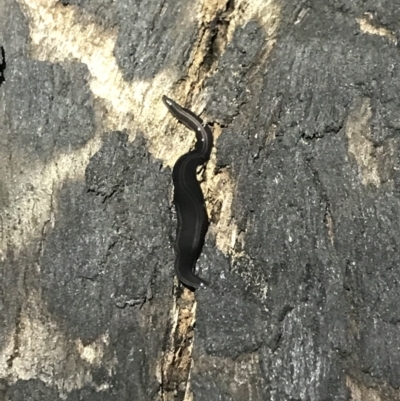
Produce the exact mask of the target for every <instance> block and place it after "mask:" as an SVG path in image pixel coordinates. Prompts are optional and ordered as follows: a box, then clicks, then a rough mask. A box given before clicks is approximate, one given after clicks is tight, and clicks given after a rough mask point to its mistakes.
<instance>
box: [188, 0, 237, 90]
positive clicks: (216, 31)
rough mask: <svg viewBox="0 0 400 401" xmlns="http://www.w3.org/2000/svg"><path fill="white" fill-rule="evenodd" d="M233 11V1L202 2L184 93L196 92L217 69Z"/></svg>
mask: <svg viewBox="0 0 400 401" xmlns="http://www.w3.org/2000/svg"><path fill="white" fill-rule="evenodd" d="M233 11H234V1H233V0H227V1H226V2H225V3H224V4H222V5H220V4H218V1H211V2H208V1H206V2H204V4H203V9H202V11H201V14H202V15H203V22H202V24H201V26H200V28H199V39H198V41H197V43H196V44H195V50H194V55H193V60H192V63H191V64H190V66H189V68H188V73H187V76H188V78H187V83H188V85H189V88H186V90H183V92H184V93H189V94H191V93H196V92H198V91H199V89H200V88H201V86H202V85H203V82H204V81H205V79H206V78H207V76H208V75H210V74H211V73H212V72H213V71H214V70H215V69H216V68H217V66H218V62H219V60H220V57H221V54H222V53H223V51H224V49H225V46H226V44H227V33H228V27H229V22H230V18H229V17H230V14H231V13H232V12H233Z"/></svg>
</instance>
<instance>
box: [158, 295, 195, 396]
mask: <svg viewBox="0 0 400 401" xmlns="http://www.w3.org/2000/svg"><path fill="white" fill-rule="evenodd" d="M174 299H175V303H174V306H173V309H172V312H171V331H170V333H169V334H170V335H169V339H168V343H167V347H166V350H165V354H164V358H163V366H162V372H161V376H162V381H161V399H162V400H163V401H186V400H189V399H191V394H190V385H189V375H190V369H191V365H192V348H193V334H194V330H193V325H194V319H195V309H196V302H195V299H194V293H193V292H191V291H189V290H187V289H186V288H185V289H183V290H182V289H181V288H176V290H175V293H174Z"/></svg>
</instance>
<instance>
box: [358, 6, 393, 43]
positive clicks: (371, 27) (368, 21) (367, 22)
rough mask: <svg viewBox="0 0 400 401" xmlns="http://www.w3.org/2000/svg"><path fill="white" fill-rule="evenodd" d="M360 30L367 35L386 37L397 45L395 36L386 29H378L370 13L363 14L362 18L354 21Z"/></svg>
mask: <svg viewBox="0 0 400 401" xmlns="http://www.w3.org/2000/svg"><path fill="white" fill-rule="evenodd" d="M356 20H357V22H358V24H359V26H360V30H361V31H362V32H364V33H368V34H369V35H378V36H385V37H387V38H388V39H389V40H390V41H391V42H392V43H394V44H395V45H397V37H396V35H395V34H394V33H393V32H392V31H390V30H389V29H387V28H384V27H379V26H377V25H375V24H374V20H373V15H372V14H371V13H365V14H364V16H363V17H361V18H357V19H356Z"/></svg>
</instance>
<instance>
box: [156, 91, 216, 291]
mask: <svg viewBox="0 0 400 401" xmlns="http://www.w3.org/2000/svg"><path fill="white" fill-rule="evenodd" d="M163 102H164V104H165V105H166V106H167V107H168V109H169V111H170V112H171V113H172V115H173V116H174V117H175V118H177V119H178V120H179V121H180V122H181V123H183V124H185V125H186V127H188V128H190V129H191V130H193V131H194V132H195V133H196V139H197V141H196V145H195V147H194V149H193V150H191V151H190V152H188V153H186V154H184V155H183V156H181V157H180V158H179V159H178V161H177V162H176V164H175V166H174V169H173V173H172V177H173V182H174V204H175V207H176V211H177V215H178V228H177V232H176V242H175V252H176V260H175V271H176V274H177V276H178V278H179V280H180V281H181V282H182V283H183V284H185V285H186V286H188V287H191V288H198V287H200V286H203V285H206V284H207V283H206V281H205V280H203V279H201V278H200V277H198V276H197V275H196V274H195V273H194V270H195V267H196V261H197V259H198V257H199V255H200V253H201V249H202V247H203V244H204V237H205V235H206V232H207V229H208V216H207V211H206V207H205V203H204V196H203V193H202V191H201V188H200V184H199V182H198V181H197V177H196V172H197V168H198V167H199V166H201V165H203V164H204V163H206V162H207V161H208V159H209V158H210V154H211V149H212V147H213V137H212V132H211V129H210V127H209V126H207V125H203V121H202V120H201V119H200V118H199V117H198V116H196V115H195V114H194V113H192V112H191V111H190V110H187V109H185V108H183V107H181V106H179V105H178V104H177V103H176V102H174V101H173V100H171V99H169V98H168V97H166V96H163Z"/></svg>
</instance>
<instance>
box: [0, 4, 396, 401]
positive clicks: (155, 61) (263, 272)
mask: <svg viewBox="0 0 400 401" xmlns="http://www.w3.org/2000/svg"><path fill="white" fill-rule="evenodd" d="M292 3H293V2H291V1H283V2H281V4H280V8H281V11H280V25H279V29H278V31H277V32H276V33H275V34H274V37H273V38H272V37H269V36H268V33H267V31H266V30H265V27H264V26H262V23H261V20H260V19H257V18H256V17H254V18H252V19H251V20H248V21H244V22H243V23H242V24H238V26H237V27H236V28H235V31H234V34H233V36H232V38H231V39H229V40H228V36H227V31H228V26H229V23H230V21H232V20H234V17H235V16H236V15H240V13H241V12H243V9H244V8H245V7H244V6H243V4H246V3H244V2H238V3H235V2H227V4H226V5H225V6H224V7H223V8H221V9H220V11H219V12H218V13H216V14H215V15H214V18H211V20H210V21H209V22H205V23H204V24H203V25H201V24H193V23H191V22H190V20H189V19H187V18H185V15H189V14H190V13H191V12H192V9H193V8H194V3H193V2H191V1H185V0H178V1H170V2H164V3H161V2H157V1H133V0H131V1H130V0H121V1H119V2H107V1H102V0H98V1H85V0H76V1H75V0H74V1H63V2H62V3H60V5H59V6H60V7H65V8H68V7H74V9H75V10H77V11H78V12H79V13H81V14H82V15H85V16H89V17H90V18H92V19H93V21H95V23H96V24H98V25H99V26H101V27H103V28H104V29H108V28H111V27H112V28H116V29H117V30H118V34H117V40H116V43H115V48H114V56H115V60H116V62H117V65H118V68H119V69H120V70H121V71H122V74H123V77H124V79H125V80H126V81H127V82H132V81H133V80H135V79H137V80H139V79H140V80H144V81H150V82H151V80H153V79H154V77H155V76H156V75H157V74H160V73H162V72H163V70H164V69H166V68H167V67H168V68H171V66H172V67H173V70H174V71H175V73H176V84H178V83H179V82H181V81H184V80H185V79H188V77H187V75H186V74H187V71H188V70H189V68H190V66H191V63H192V60H191V57H192V56H191V52H192V48H193V46H194V45H195V43H196V40H197V36H198V32H199V30H200V29H203V32H204V35H206V36H207V38H208V39H207V40H206V41H205V43H206V49H205V54H206V55H205V56H204V59H203V62H202V63H201V66H200V67H199V76H198V79H199V82H198V83H200V84H201V86H200V92H201V96H203V99H205V100H204V102H205V105H206V107H205V113H204V117H205V119H206V120H207V121H209V122H210V123H211V124H213V125H214V127H216V126H219V127H221V128H222V134H221V136H220V137H219V138H218V140H217V142H216V149H217V162H216V163H217V168H216V170H215V171H214V174H215V175H217V174H219V173H221V172H222V171H228V172H229V174H230V175H231V177H232V180H233V182H234V188H235V191H234V196H233V204H232V211H231V215H232V218H233V219H234V220H235V221H236V222H237V227H238V231H239V232H240V233H242V234H241V238H243V241H242V242H240V243H239V242H238V243H237V244H236V245H235V248H234V249H232V252H231V253H230V255H226V254H224V253H223V252H221V251H220V250H219V249H217V246H216V241H215V238H214V237H213V235H212V234H210V235H209V236H208V237H207V240H206V244H205V247H204V250H203V254H202V256H201V258H200V261H199V265H200V266H201V268H202V270H203V276H204V278H206V279H208V280H210V282H211V283H212V284H213V285H212V287H211V288H207V289H205V290H199V291H197V292H196V294H195V296H196V300H197V311H196V323H195V327H194V329H193V330H192V328H191V327H190V333H189V335H188V336H186V337H185V338H184V339H183V340H182V338H178V339H177V338H176V336H178V335H177V334H176V333H175V332H174V331H173V330H174V324H173V319H172V318H171V315H172V312H171V310H172V308H173V305H178V306H179V305H183V307H185V305H186V304H185V302H189V303H190V302H191V301H187V300H185V298H182V293H183V290H182V289H181V288H179V287H178V288H176V287H174V282H173V261H174V255H173V241H174V235H175V234H174V230H175V224H176V219H175V217H174V214H173V211H172V208H171V203H170V199H171V197H170V193H171V170H170V168H169V167H166V166H165V165H164V164H163V162H162V161H161V160H157V159H156V158H154V156H153V155H152V154H151V152H150V151H149V147H148V140H147V139H146V138H147V133H146V132H140V130H137V132H135V134H136V139H135V140H133V141H130V140H129V139H128V134H127V133H126V132H117V131H116V132H105V133H104V135H103V139H102V143H101V147H100V149H99V150H98V151H97V152H96V153H95V154H94V155H93V157H91V159H90V161H89V162H88V164H87V165H86V166H85V168H84V171H85V174H84V177H82V178H81V179H76V178H73V179H68V178H67V179H65V180H63V181H62V182H57V183H56V184H55V186H54V188H53V190H52V193H51V197H52V201H51V205H52V207H51V210H48V211H47V213H48V217H46V218H42V217H41V215H40V213H39V211H37V210H36V209H35V207H34V204H35V199H36V198H38V199H39V198H40V197H41V196H45V194H42V193H38V191H37V189H36V188H35V186H34V185H31V186H29V185H28V184H27V182H28V183H29V179H27V180H22V179H21V176H28V177H29V174H30V171H31V169H32V168H33V166H45V165H46V163H47V162H49V161H50V160H54V159H57V158H58V157H59V156H60V155H63V154H69V153H73V152H76V151H79V149H81V148H82V147H83V146H85V145H86V144H87V143H88V142H89V141H90V140H92V139H93V138H94V136H95V132H96V130H99V129H101V125H102V121H101V118H99V115H100V114H99V112H98V108H99V107H100V106H99V103H98V102H97V101H96V99H95V98H94V95H93V94H92V93H91V89H90V85H89V72H88V69H87V67H86V66H85V64H84V63H82V62H79V61H76V60H73V59H71V60H66V61H64V62H62V63H61V62H60V63H55V62H51V61H40V60H37V59H35V58H34V57H32V53H31V50H30V49H31V47H30V46H31V40H32V39H31V37H30V31H29V21H28V18H27V16H26V14H24V13H23V12H22V8H21V5H20V4H19V3H18V2H16V1H12V0H2V1H1V2H0V5H1V6H0V12H1V15H2V17H1V24H0V45H1V46H2V49H3V51H2V55H1V57H0V105H1V107H0V153H1V162H0V171H1V176H0V211H1V219H0V223H1V228H2V238H1V245H2V248H1V252H2V254H1V260H0V354H1V355H2V357H1V358H0V373H1V381H0V400H11V401H17V400H18V401H19V400H41V401H46V400H58V399H60V400H61V399H64V400H65V399H66V400H68V401H73V400H74V401H75V400H85V401H89V400H107V401H109V400H169V399H172V398H173V396H174V395H175V397H176V399H180V400H183V399H184V397H186V399H190V397H191V395H190V394H191V393H192V396H193V399H194V400H210V401H213V400H224V401H225V400H232V401H233V400H235V401H236V400H254V401H255V400H257V401H258V400H274V401H275V400H276V401H281V400H293V401H294V400H299V401H300V400H302V401H305V400H318V401H320V400H361V399H365V400H372V399H380V400H400V393H399V390H398V389H399V388H400V326H399V322H400V308H399V306H400V305H399V299H400V270H399V262H400V256H399V247H400V237H399V223H400V221H399V216H400V175H399V171H400V170H399V156H398V153H399V152H398V149H399V143H400V137H399V132H400V119H399V113H398V110H399V108H400V79H399V76H400V75H399V73H400V71H399V68H400V67H399V66H400V53H399V49H398V47H397V45H396V44H397V36H396V35H397V32H398V31H399V17H400V15H399V13H400V11H399V8H398V5H397V4H396V3H395V2H393V1H392V2H390V1H380V2H377V1H361V0H359V1H357V0H354V1H340V0H337V1H334V0H332V1H326V0H320V1H318V0H316V1H312V2H295V3H296V4H295V5H294V4H292ZM271 4H272V3H271ZM239 5H241V6H242V7H239ZM161 9H162V10H163V12H161V11H160V10H161ZM360 19H364V20H366V21H367V22H369V23H370V25H371V26H374V27H376V29H377V31H376V32H375V33H374V32H373V33H366V32H365V30H363V29H361V25H360V23H359V22H358V21H359V20H360ZM272 40H274V41H275V40H276V43H275V44H274V45H273V46H272V50H271V51H270V52H268V53H267V52H266V46H268V43H269V41H272ZM224 41H228V42H227V43H226V46H225V45H224V46H221V45H220V44H221V43H224ZM220 49H222V50H220ZM198 83H196V82H194V83H193V86H194V85H195V84H198ZM161 90H162V89H161ZM195 96H196V95H193V98H194V97H195ZM157 107H162V106H157ZM133 113H135V111H133ZM21 182H23V183H24V184H23V185H22V184H21ZM20 185H21V186H20ZM18 186H20V187H18ZM18 194H19V195H20V196H21V197H22V196H25V197H27V198H28V200H29V198H30V199H31V205H32V208H31V214H29V215H27V214H26V211H19V210H18V208H17V201H16V199H17V198H18V196H17V195H18ZM29 194H31V195H29ZM46 216H47V215H46ZM29 219H37V224H33V225H30V227H31V226H32V227H34V228H32V235H27V236H24V235H25V234H26V233H25V232H24V230H25V227H26V220H29ZM217 222H218V213H216V215H215V216H213V217H212V223H213V224H216V223H217ZM13 233H14V234H13ZM15 233H17V234H18V235H19V236H18V235H17V234H15ZM16 238H23V239H27V240H26V242H24V243H16V242H17V240H16ZM32 294H34V295H32ZM32 298H35V301H32ZM38 300H40V305H41V307H40V308H39V310H38V309H37V308H36V307H34V306H33V305H34V304H35V305H36V303H35V302H39V301H38ZM32 321H34V322H40V321H43V322H44V323H43V326H40V325H39V324H38V323H35V324H37V325H38V326H35V327H36V328H35V329H33V330H32V331H31V332H30V333H32V335H33V336H38V337H40V336H42V335H43V333H42V332H41V331H39V329H38V327H39V326H40V327H46V328H47V329H46V330H48V331H47V333H50V334H48V335H49V336H50V338H54V342H48V343H47V345H48V348H40V349H38V350H37V355H35V353H34V352H33V354H28V351H27V350H30V351H29V352H32V350H31V349H30V348H29V346H28V345H27V340H26V338H25V337H24V336H25V335H26V334H24V333H27V332H28V331H27V326H28V325H29V324H30V323H29V322H32ZM48 322H52V323H51V324H50V323H48ZM31 324H32V325H33V323H31ZM193 334H194V339H193V338H192V337H191V336H192V335H193ZM178 337H179V336H178ZM181 340H182V341H181ZM32 341H35V339H33V340H32ZM10 344H11V345H10ZM77 344H78V345H77ZM93 344H97V345H93ZM99 344H100V345H99ZM171 344H172V346H173V349H172V350H171V349H170V347H171ZM192 345H193V352H192V353H190V354H185V349H187V348H188V347H189V346H190V347H191V346H192ZM89 346H90V347H89ZM10 347H11V348H10ZM85 347H86V348H85ZM96 347H98V348H96ZM89 348H90V349H91V350H92V351H93V353H94V355H95V356H96V357H93V358H94V359H93V358H92V357H90V356H87V354H85V352H83V351H82V353H81V354H79V353H78V351H77V350H79V349H81V350H82V349H85V350H88V349H89ZM100 348H101V352H100V351H98V352H97V351H96V350H97V349H100ZM54 350H57V352H55V351H54ZM53 351H54V352H53ZM96 352H97V353H96ZM171 352H172V354H173V355H175V359H174V361H173V362H172V363H168V362H167V361H166V359H167V357H166V355H167V354H168V353H171ZM55 354H57V357H55V356H54V355H55ZM179 355H189V359H190V360H189V361H186V362H187V364H186V366H187V369H186V368H185V369H182V368H181V367H179V363H180V362H181V359H179ZM35 358H37V359H38V360H39V361H40V363H37V361H36V362H34V361H35V360H36V359H35ZM57 358H58V359H57ZM96 358H97V359H96ZM29 361H32V366H27V363H28V362H29ZM57 364H59V366H61V368H60V367H59V366H58V367H57ZM167 365H168V366H167ZM157 372H158V373H157ZM75 376H76V377H75ZM71 377H73V378H75V379H76V380H75V379H74V380H72V379H71ZM78 377H79V379H78ZM64 381H65V382H68V383H69V382H73V383H74V384H73V385H72V384H71V385H70V386H68V385H62V384H60V383H63V382H64ZM77 383H78V384H77ZM79 383H81V384H80V385H79ZM187 384H189V387H187ZM187 388H190V391H189V390H188V389H187ZM373 397H376V398H373Z"/></svg>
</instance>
